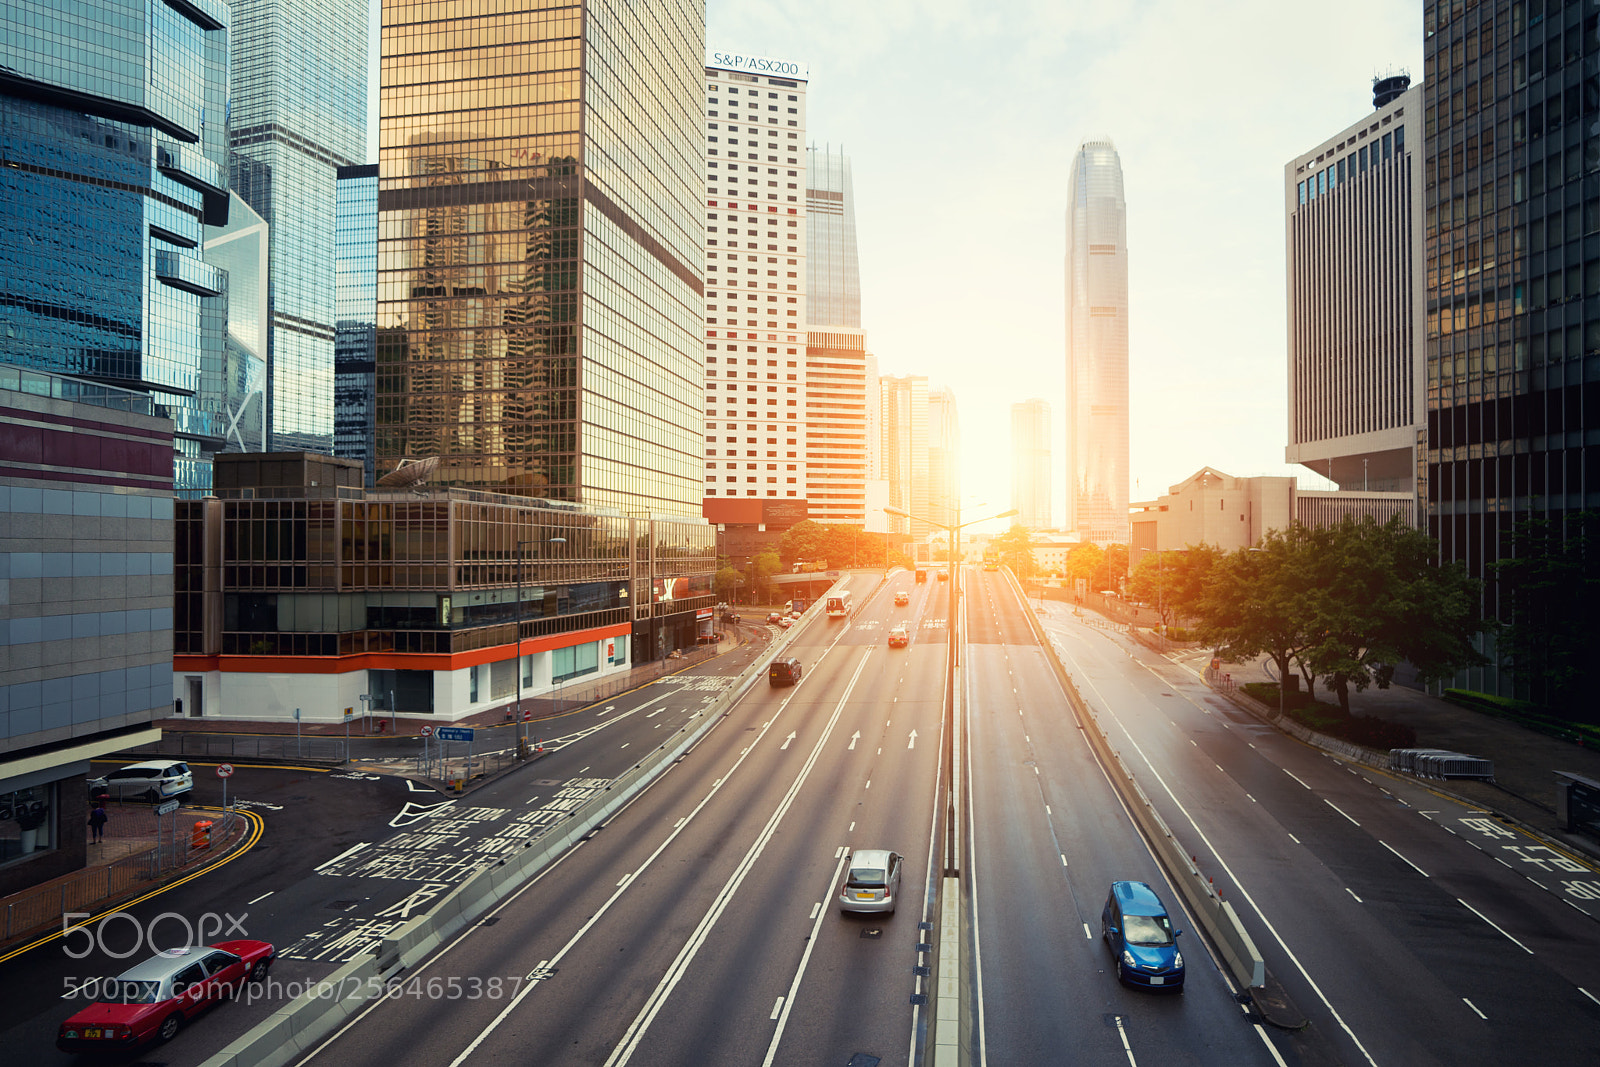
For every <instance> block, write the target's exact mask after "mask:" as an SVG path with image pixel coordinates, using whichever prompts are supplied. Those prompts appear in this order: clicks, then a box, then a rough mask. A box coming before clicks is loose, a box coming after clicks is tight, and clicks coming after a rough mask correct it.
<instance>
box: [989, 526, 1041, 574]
mask: <svg viewBox="0 0 1600 1067" xmlns="http://www.w3.org/2000/svg"><path fill="white" fill-rule="evenodd" d="M989 551H991V552H993V553H994V555H995V559H996V560H997V561H998V562H999V563H1000V564H1001V565H1002V566H1006V567H1010V568H1011V573H1013V574H1015V575H1016V576H1017V580H1018V581H1023V582H1025V581H1027V580H1028V579H1030V578H1032V577H1033V576H1034V575H1035V574H1036V573H1038V570H1039V566H1038V564H1037V563H1035V562H1034V559H1033V534H1032V533H1030V532H1029V530H1028V528H1027V527H1026V526H1023V525H1022V524H1021V523H1016V524H1014V525H1013V526H1012V527H1011V529H1009V530H1007V531H1006V532H1005V533H1002V534H997V535H996V536H995V537H994V538H992V539H991V540H990V541H989Z"/></svg>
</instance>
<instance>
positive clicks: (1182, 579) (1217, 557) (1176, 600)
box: [1166, 543, 1223, 619]
mask: <svg viewBox="0 0 1600 1067" xmlns="http://www.w3.org/2000/svg"><path fill="white" fill-rule="evenodd" d="M1172 556H1173V558H1172V560H1171V564H1172V569H1173V574H1172V583H1171V585H1170V586H1169V587H1168V588H1167V590H1166V595H1167V597H1168V598H1169V599H1170V600H1171V601H1172V607H1173V611H1174V613H1175V614H1176V616H1177V617H1178V618H1183V619H1192V618H1194V617H1195V616H1196V615H1197V614H1198V612H1199V607H1200V602H1201V600H1202V599H1204V597H1205V591H1206V583H1207V582H1208V581H1209V580H1210V579H1211V571H1212V569H1213V568H1214V567H1216V565H1217V564H1218V563H1219V562H1220V561H1221V560H1222V558H1223V552H1222V549H1220V548H1218V547H1217V546H1216V545H1208V544H1203V543H1202V544H1198V545H1190V546H1189V547H1188V548H1185V549H1184V550H1183V551H1182V552H1174V553H1172Z"/></svg>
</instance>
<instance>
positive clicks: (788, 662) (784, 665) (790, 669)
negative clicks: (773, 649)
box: [767, 656, 800, 686]
mask: <svg viewBox="0 0 1600 1067" xmlns="http://www.w3.org/2000/svg"><path fill="white" fill-rule="evenodd" d="M799 681H800V661H799V660H797V659H795V658H793V657H792V656H791V657H789V658H787V659H775V660H773V661H772V666H771V667H770V668H768V669H767V683H768V684H769V685H774V686H777V685H795V684H797V683H798V682H799Z"/></svg>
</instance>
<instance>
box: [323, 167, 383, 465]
mask: <svg viewBox="0 0 1600 1067" xmlns="http://www.w3.org/2000/svg"><path fill="white" fill-rule="evenodd" d="M337 201H338V205H339V208H338V217H337V219H336V220H335V224H334V279H335V285H336V287H337V288H336V291H335V294H334V299H335V311H336V313H337V322H338V329H337V330H336V332H335V334H334V339H333V454H334V455H335V456H339V457H341V458H343V459H355V460H360V461H361V466H362V470H363V476H362V478H363V484H364V485H365V486H366V487H367V488H368V489H371V488H372V487H373V483H374V481H375V474H374V472H375V470H376V456H375V454H374V440H373V438H374V435H375V428H374V425H373V394H374V391H375V389H376V387H377V355H378V165H377V164H376V163H363V164H360V165H358V166H354V167H340V168H339V190H338V197H337Z"/></svg>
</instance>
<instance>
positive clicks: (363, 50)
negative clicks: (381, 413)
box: [228, 0, 368, 453]
mask: <svg viewBox="0 0 1600 1067" xmlns="http://www.w3.org/2000/svg"><path fill="white" fill-rule="evenodd" d="M367 23H368V18H367V3H366V0H326V2H324V0H238V2H237V3H236V4H235V5H234V34H233V73H232V88H233V111H232V115H231V117H230V119H229V121H228V140H229V144H230V146H231V147H232V149H233V157H232V161H231V166H232V171H233V184H234V187H235V188H236V189H237V190H238V192H239V195H240V196H242V197H243V198H244V199H245V201H246V202H247V203H249V205H250V206H251V207H252V208H254V209H255V211H256V213H257V214H259V215H260V216H261V217H262V218H264V219H265V220H266V221H267V225H268V226H269V227H270V228H271V230H272V249H271V269H270V275H269V281H268V285H269V294H268V308H269V312H270V314H271V316H272V321H271V326H270V332H269V335H268V369H267V374H268V383H267V424H268V425H267V432H268V434H269V435H270V439H271V446H270V447H271V448H272V449H273V450H288V451H301V450H309V451H314V452H323V453H328V452H332V450H333V337H334V329H335V322H334V288H335V286H334V241H333V228H334V217H335V212H336V207H335V193H334V188H335V183H336V178H337V172H338V169H339V168H340V167H342V166H350V165H352V164H356V163H360V162H363V161H364V159H365V157H366V152H367Z"/></svg>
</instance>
